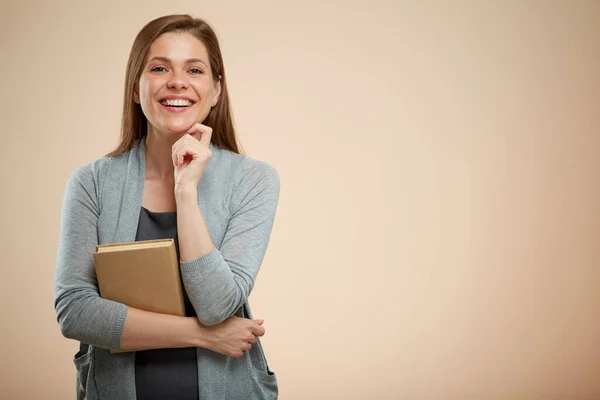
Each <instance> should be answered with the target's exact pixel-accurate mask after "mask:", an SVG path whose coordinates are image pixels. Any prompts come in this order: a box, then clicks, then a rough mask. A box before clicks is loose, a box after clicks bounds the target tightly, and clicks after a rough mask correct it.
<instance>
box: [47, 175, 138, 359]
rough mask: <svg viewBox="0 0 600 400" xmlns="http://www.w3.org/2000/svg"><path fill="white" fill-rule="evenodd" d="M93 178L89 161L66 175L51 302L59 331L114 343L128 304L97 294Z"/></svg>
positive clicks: (111, 346)
mask: <svg viewBox="0 0 600 400" xmlns="http://www.w3.org/2000/svg"><path fill="white" fill-rule="evenodd" d="M97 193H98V183H97V181H96V180H95V179H94V172H93V168H92V165H91V164H87V165H85V166H83V167H80V168H78V169H77V170H76V171H75V172H73V174H72V175H71V176H70V177H69V179H68V181H67V185H66V189H65V194H64V198H63V205H62V216H61V228H60V238H59V246H58V255H57V262H56V270H55V276H54V293H55V296H54V308H55V311H56V317H57V321H58V323H59V325H60V329H61V332H62V334H63V335H64V336H65V337H67V338H69V339H75V340H79V341H81V342H83V343H89V344H91V345H93V346H97V347H102V348H109V349H118V348H119V346H120V342H121V335H122V332H123V325H124V324H125V317H126V315H127V309H128V307H127V306H126V305H125V304H121V303H117V302H114V301H111V300H106V299H103V298H101V297H100V294H99V290H98V284H97V280H96V270H95V266H94V260H93V253H94V251H95V250H96V245H97V244H98V232H97V223H98V216H99V207H98V196H97Z"/></svg>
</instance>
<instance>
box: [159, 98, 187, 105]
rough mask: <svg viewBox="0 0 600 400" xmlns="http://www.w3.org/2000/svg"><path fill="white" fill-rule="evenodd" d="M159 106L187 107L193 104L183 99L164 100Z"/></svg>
mask: <svg viewBox="0 0 600 400" xmlns="http://www.w3.org/2000/svg"><path fill="white" fill-rule="evenodd" d="M160 104H162V105H163V106H170V107H189V106H191V105H192V104H194V103H192V102H191V101H189V100H185V99H166V100H163V101H161V102H160Z"/></svg>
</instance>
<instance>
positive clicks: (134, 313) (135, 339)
mask: <svg viewBox="0 0 600 400" xmlns="http://www.w3.org/2000/svg"><path fill="white" fill-rule="evenodd" d="M203 333H204V331H203V326H202V325H201V324H200V321H198V319H197V318H194V317H180V316H176V315H167V314H159V313H154V312H149V311H143V310H140V309H137V308H133V307H129V309H128V311H127V317H126V319H125V325H124V326H123V336H122V338H121V347H120V349H121V350H131V351H134V350H149V349H163V348H176V347H204V346H203V345H204V337H203Z"/></svg>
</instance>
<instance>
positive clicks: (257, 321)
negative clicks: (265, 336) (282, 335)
mask: <svg viewBox="0 0 600 400" xmlns="http://www.w3.org/2000/svg"><path fill="white" fill-rule="evenodd" d="M252 322H254V323H255V324H258V325H262V324H263V322H265V320H264V319H253V320H252Z"/></svg>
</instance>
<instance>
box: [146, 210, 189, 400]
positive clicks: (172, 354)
mask: <svg viewBox="0 0 600 400" xmlns="http://www.w3.org/2000/svg"><path fill="white" fill-rule="evenodd" d="M151 239H174V240H175V249H176V250H177V259H178V260H179V241H178V240H177V213H176V212H174V211H173V212H153V211H150V210H147V209H146V208H144V207H142V208H141V210H140V220H139V223H138V229H137V234H136V237H135V240H136V241H140V240H151ZM182 286H183V282H182ZM183 293H184V299H185V311H186V315H187V316H188V317H191V316H196V312H195V311H194V307H193V306H192V303H191V302H190V299H189V298H188V296H187V293H186V291H185V287H184V289H183ZM135 388H136V394H137V399H138V400H164V399H169V400H171V399H172V400H197V399H198V366H197V360H196V348H195V347H186V348H175V349H156V350H144V351H138V352H136V354H135Z"/></svg>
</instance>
